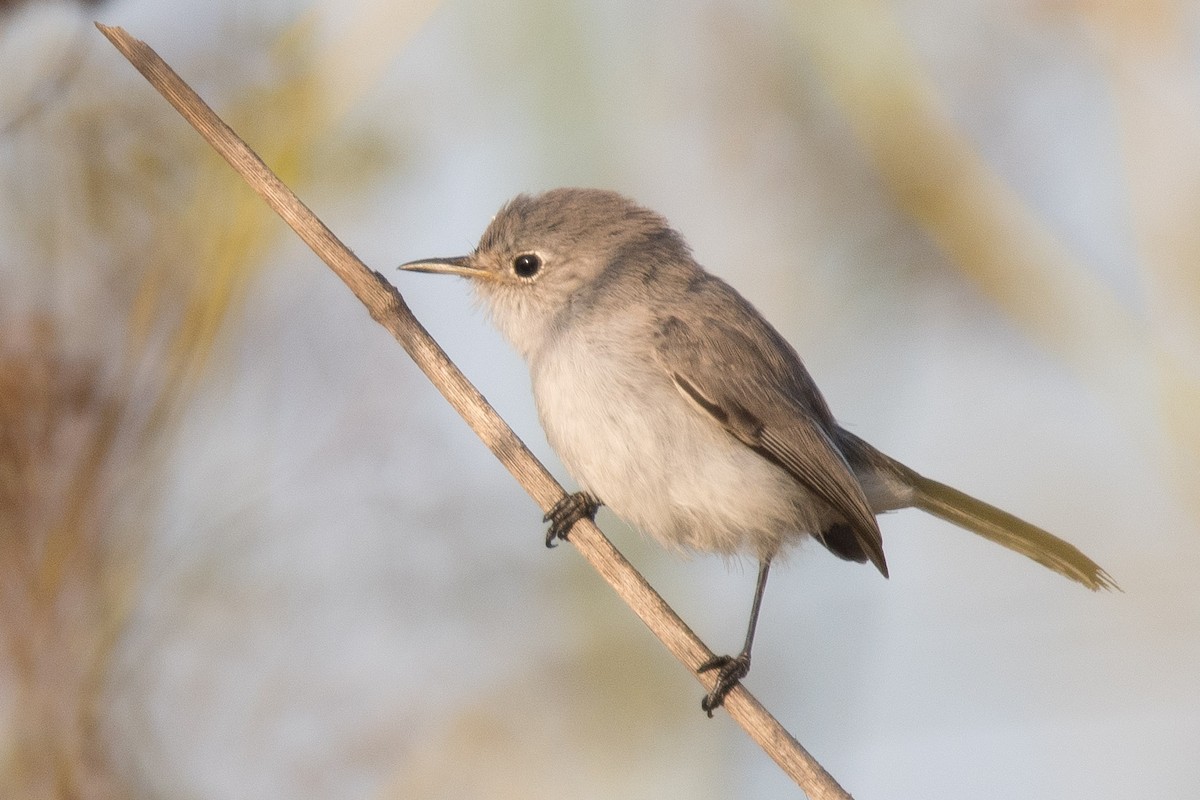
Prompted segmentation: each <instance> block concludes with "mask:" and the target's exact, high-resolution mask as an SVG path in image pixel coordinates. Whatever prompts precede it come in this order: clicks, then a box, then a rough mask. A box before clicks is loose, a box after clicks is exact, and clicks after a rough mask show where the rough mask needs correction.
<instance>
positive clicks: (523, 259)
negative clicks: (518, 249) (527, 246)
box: [513, 253, 542, 278]
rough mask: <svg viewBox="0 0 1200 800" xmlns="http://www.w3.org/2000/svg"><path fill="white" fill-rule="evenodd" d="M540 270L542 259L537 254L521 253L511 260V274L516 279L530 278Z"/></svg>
mask: <svg viewBox="0 0 1200 800" xmlns="http://www.w3.org/2000/svg"><path fill="white" fill-rule="evenodd" d="M541 269H542V259H541V257H540V256H539V255H538V254H537V253H522V254H521V255H519V256H517V257H516V258H514V259H513V272H515V273H517V277H518V278H532V277H533V276H534V275H537V274H538V272H539V271H540V270H541Z"/></svg>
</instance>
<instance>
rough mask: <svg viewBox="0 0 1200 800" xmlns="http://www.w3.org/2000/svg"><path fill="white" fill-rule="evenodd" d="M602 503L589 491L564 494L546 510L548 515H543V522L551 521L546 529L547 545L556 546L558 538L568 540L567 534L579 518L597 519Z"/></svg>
mask: <svg viewBox="0 0 1200 800" xmlns="http://www.w3.org/2000/svg"><path fill="white" fill-rule="evenodd" d="M601 505H603V504H602V503H601V502H600V501H599V500H597V499H596V498H595V496H594V495H591V494H589V493H587V492H575V493H574V494H568V495H564V496H563V498H562V499H561V500H559V501H558V502H557V503H555V504H554V507H553V508H551V509H550V510H549V511H547V512H546V516H544V517H542V522H549V523H550V527H549V528H548V529H547V530H546V547H554V546H555V545H556V544H557V543H558V542H557V541H556V540H558V539H562V540H563V541H566V538H567V534H568V533H570V532H571V528H572V527H574V525H575V523H576V522H579V520H581V519H585V518H586V519H595V518H596V512H597V511H599V510H600V506H601Z"/></svg>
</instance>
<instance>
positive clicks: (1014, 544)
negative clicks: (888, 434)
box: [906, 470, 1120, 591]
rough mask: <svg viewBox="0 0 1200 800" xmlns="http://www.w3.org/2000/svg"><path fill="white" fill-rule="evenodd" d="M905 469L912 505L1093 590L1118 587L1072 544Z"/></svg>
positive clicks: (956, 490) (950, 487) (1118, 588)
mask: <svg viewBox="0 0 1200 800" xmlns="http://www.w3.org/2000/svg"><path fill="white" fill-rule="evenodd" d="M908 472H909V473H910V475H909V476H906V477H909V479H910V481H911V485H912V488H913V490H914V493H913V498H912V504H913V506H914V507H915V508H919V509H921V510H922V511H927V512H929V513H930V514H933V515H934V516H937V517H941V518H942V519H944V520H946V521H947V522H952V523H954V524H955V525H958V526H959V527H962V528H966V529H967V530H969V531H971V532H972V533H977V534H979V535H980V536H982V537H983V538H985V539H990V540H991V541H993V542H995V543H996V544H999V545H1003V546H1004V547H1007V548H1008V549H1009V550H1014V551H1016V552H1018V553H1020V554H1021V555H1023V556H1026V557H1028V558H1031V559H1033V560H1034V561H1036V562H1038V563H1039V564H1041V565H1043V566H1045V567H1048V568H1050V569H1052V570H1054V571H1055V572H1057V573H1058V574H1060V575H1064V576H1066V577H1068V578H1070V579H1071V580H1075V581H1078V582H1080V583H1082V584H1083V585H1084V586H1086V587H1088V588H1089V589H1091V590H1093V591H1097V590H1100V589H1115V590H1120V587H1119V586H1117V583H1116V581H1114V580H1113V579H1112V576H1110V575H1109V574H1108V573H1107V572H1105V571H1104V570H1103V569H1102V568H1101V567H1100V565H1099V564H1097V563H1096V562H1095V561H1092V560H1091V559H1090V558H1088V557H1087V556H1086V555H1084V554H1083V553H1082V552H1080V550H1079V548H1077V547H1075V546H1074V545H1073V544H1071V543H1069V542H1065V541H1063V540H1062V539H1060V538H1058V537H1057V536H1055V535H1053V534H1051V533H1048V532H1046V531H1044V530H1042V529H1041V528H1039V527H1037V526H1036V525H1030V524H1029V523H1028V522H1025V521H1024V520H1022V519H1018V518H1017V517H1014V516H1013V515H1012V514H1009V513H1008V512H1007V511H1002V510H1000V509H999V508H996V507H995V506H992V505H988V504H987V503H985V502H983V501H982V500H976V499H975V498H974V497H971V496H970V495H968V494H965V493H963V492H960V491H959V490H958V489H955V488H954V487H952V486H947V485H946V484H944V483H938V482H937V481H935V480H930V479H929V478H926V477H924V476H922V475H919V474H917V473H915V472H912V471H911V470H909V471H908Z"/></svg>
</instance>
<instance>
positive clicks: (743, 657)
mask: <svg viewBox="0 0 1200 800" xmlns="http://www.w3.org/2000/svg"><path fill="white" fill-rule="evenodd" d="M714 669H715V670H717V682H716V685H714V686H713V688H712V691H711V692H709V693H708V694H707V695H705V697H704V699H703V700H701V701H700V708H701V709H703V710H704V712H705V713H707V714H708V716H709V717H710V718H711V717H712V715H713V711H715V710H716V709H718V708H720V707H721V706H722V705H724V704H725V696H726V695H728V694H729V693H730V692H731V691H733V687H735V686H737V685H738V684H739V683H740V682H741V680H742V678H744V677H746V675H747V673H749V672H750V654H749V653H740V654H738V655H736V656H713V657H712V658H710V659H709V660H708V661H705V662H704V663H703V664H701V665H700V666H699V668H697V669H696V672H710V671H712V670H714Z"/></svg>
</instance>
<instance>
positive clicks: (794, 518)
mask: <svg viewBox="0 0 1200 800" xmlns="http://www.w3.org/2000/svg"><path fill="white" fill-rule="evenodd" d="M608 322H609V323H610V324H606V325H605V326H603V327H604V331H602V332H600V335H597V332H596V331H594V330H593V331H588V330H586V329H584V330H577V331H573V332H572V333H573V335H572V336H571V337H567V338H564V339H562V340H559V341H556V342H555V343H554V344H553V345H552V346H549V347H547V348H545V349H544V350H542V351H541V352H539V353H538V354H537V356H536V357H535V358H534V359H532V362H531V368H530V372H531V374H532V377H533V388H534V395H535V398H536V401H537V406H538V413H539V415H540V417H541V422H542V426H543V428H544V429H545V431H546V436H547V438H548V440H549V442H550V444H551V446H552V447H554V449H555V451H556V452H557V453H558V455H559V457H560V458H561V459H562V461H563V464H564V465H565V466H566V468H567V469H568V470H569V471H570V472H571V475H572V476H573V477H574V478H575V480H576V481H578V482H579V484H580V486H581V488H583V489H585V490H587V491H589V492H591V493H592V494H594V495H595V496H596V497H598V498H599V499H600V500H601V501H602V502H603V503H605V504H606V505H607V506H609V508H611V509H612V510H613V512H615V513H616V514H617V515H618V516H620V517H622V518H623V519H625V520H626V521H627V522H629V523H631V524H632V525H634V526H635V527H637V528H639V529H641V530H642V531H643V532H645V533H647V534H649V535H651V536H653V537H654V538H655V539H657V540H658V541H659V542H660V543H662V544H663V545H665V546H668V547H673V548H684V549H691V550H700V551H716V552H721V553H729V554H732V553H737V552H743V553H749V554H753V555H756V556H758V557H764V556H773V555H774V554H775V552H776V551H777V550H778V549H779V547H780V545H781V544H782V543H784V542H785V541H786V540H787V539H791V538H796V537H797V536H799V535H800V534H803V533H807V532H809V531H811V530H812V529H813V526H815V525H817V524H818V523H819V520H818V518H817V517H818V511H817V507H816V506H815V505H814V504H813V503H812V502H811V498H809V497H808V493H807V492H806V491H805V490H804V489H803V488H802V487H801V486H800V485H799V484H798V483H796V482H795V481H794V480H793V479H792V478H791V477H790V476H788V475H787V474H786V473H784V472H783V471H782V470H780V469H778V468H777V467H775V466H774V465H772V464H770V463H769V462H767V461H765V460H764V459H763V458H761V457H760V456H759V455H757V454H756V453H754V452H753V451H751V450H749V449H748V448H746V447H745V446H744V445H742V444H741V443H740V442H738V441H737V440H736V439H734V438H733V437H732V436H730V435H729V434H728V433H727V432H725V431H724V430H723V429H722V428H721V427H720V426H719V425H718V424H717V423H716V422H715V421H714V420H713V419H712V418H711V417H709V416H708V415H707V414H705V413H704V412H702V411H699V410H698V409H696V408H695V407H694V406H693V405H692V404H691V403H689V402H687V401H686V400H684V398H683V397H682V396H681V395H680V394H679V392H678V391H677V390H676V388H675V386H674V384H673V383H672V382H671V381H670V379H669V377H668V375H667V374H666V372H665V371H663V370H662V368H661V367H659V365H658V362H657V361H656V360H655V359H654V358H653V356H652V353H651V351H650V344H649V342H650V339H649V337H648V336H645V337H643V336H640V335H638V334H639V333H640V332H638V331H636V330H630V329H628V328H627V327H624V326H622V325H621V324H619V323H618V321H616V320H609V321H608ZM578 327H582V326H578ZM590 327H593V328H594V327H596V326H590ZM605 333H607V335H605ZM614 334H615V335H614Z"/></svg>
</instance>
